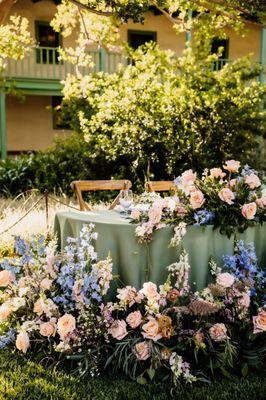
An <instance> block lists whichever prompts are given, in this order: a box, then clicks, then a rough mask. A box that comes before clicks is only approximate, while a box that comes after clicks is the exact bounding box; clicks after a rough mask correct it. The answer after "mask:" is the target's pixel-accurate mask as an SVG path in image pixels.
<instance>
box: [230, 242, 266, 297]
mask: <svg viewBox="0 0 266 400" xmlns="http://www.w3.org/2000/svg"><path fill="white" fill-rule="evenodd" d="M223 261H224V266H225V268H226V269H228V270H229V271H230V272H231V273H232V274H233V275H234V276H235V277H236V278H238V279H240V280H243V279H248V280H249V283H250V285H251V293H250V294H251V296H254V295H255V294H256V291H255V286H256V287H258V288H262V287H263V285H264V284H265V273H264V271H263V270H261V269H260V268H259V266H258V259H257V256H256V253H255V247H254V243H249V244H248V245H247V246H245V245H244V242H243V240H239V241H238V242H237V244H236V247H235V253H234V254H233V255H226V256H224V257H223Z"/></svg>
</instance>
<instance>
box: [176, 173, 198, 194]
mask: <svg viewBox="0 0 266 400" xmlns="http://www.w3.org/2000/svg"><path fill="white" fill-rule="evenodd" d="M195 179H196V173H194V172H193V171H192V169H189V170H187V171H185V172H183V174H182V175H181V181H180V183H179V184H178V185H177V186H178V188H179V189H180V190H182V191H183V192H184V193H185V194H186V195H188V194H189V193H190V191H191V189H192V188H193V187H194V181H195Z"/></svg>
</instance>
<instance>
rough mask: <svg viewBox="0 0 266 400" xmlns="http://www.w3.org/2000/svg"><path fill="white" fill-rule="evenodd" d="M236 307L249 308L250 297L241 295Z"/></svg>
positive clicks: (244, 294)
mask: <svg viewBox="0 0 266 400" xmlns="http://www.w3.org/2000/svg"><path fill="white" fill-rule="evenodd" d="M238 305H239V306H240V307H244V308H248V307H249V306H250V295H249V294H248V293H243V294H242V296H241V297H240V298H239V299H238Z"/></svg>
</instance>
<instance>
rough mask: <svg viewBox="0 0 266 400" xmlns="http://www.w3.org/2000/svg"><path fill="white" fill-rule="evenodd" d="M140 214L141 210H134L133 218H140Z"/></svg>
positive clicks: (132, 212)
mask: <svg viewBox="0 0 266 400" xmlns="http://www.w3.org/2000/svg"><path fill="white" fill-rule="evenodd" d="M140 215H141V212H140V211H139V210H132V211H131V214H130V216H131V218H133V219H139V217H140Z"/></svg>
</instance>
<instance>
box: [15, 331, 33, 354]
mask: <svg viewBox="0 0 266 400" xmlns="http://www.w3.org/2000/svg"><path fill="white" fill-rule="evenodd" d="M29 347H30V338H29V336H28V334H27V333H26V332H20V333H19V334H18V336H17V339H16V348H17V349H18V350H20V351H22V352H23V353H26V352H27V350H28V348H29Z"/></svg>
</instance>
